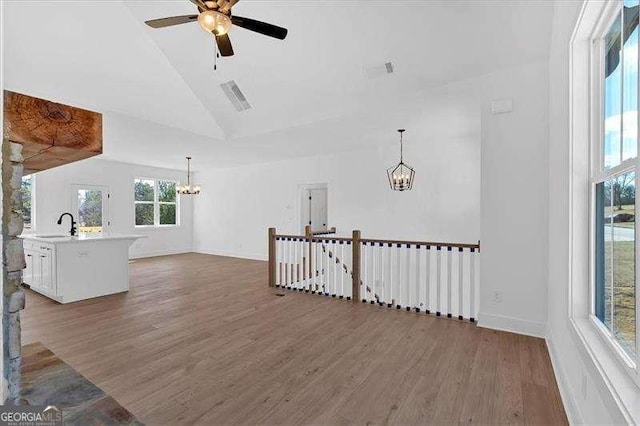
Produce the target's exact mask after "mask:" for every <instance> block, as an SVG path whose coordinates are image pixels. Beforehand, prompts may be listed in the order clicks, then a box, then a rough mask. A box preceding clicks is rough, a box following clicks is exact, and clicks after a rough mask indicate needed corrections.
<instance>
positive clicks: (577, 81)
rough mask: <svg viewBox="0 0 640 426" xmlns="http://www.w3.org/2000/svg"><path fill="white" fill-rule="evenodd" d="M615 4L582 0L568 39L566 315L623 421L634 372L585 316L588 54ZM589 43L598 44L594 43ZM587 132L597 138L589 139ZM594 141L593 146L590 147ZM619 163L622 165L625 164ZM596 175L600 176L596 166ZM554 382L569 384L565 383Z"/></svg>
mask: <svg viewBox="0 0 640 426" xmlns="http://www.w3.org/2000/svg"><path fill="white" fill-rule="evenodd" d="M619 7H620V1H619V0H608V1H606V2H600V1H593V0H587V1H585V2H584V4H583V7H582V10H581V11H580V16H579V18H578V21H577V23H576V27H575V29H574V32H573V35H572V37H571V41H570V45H569V137H570V141H569V143H570V145H569V150H570V151H569V164H568V166H569V168H568V170H569V190H570V202H569V214H568V222H569V223H568V225H569V247H568V252H569V253H568V254H569V265H568V266H569V287H568V293H569V297H568V312H569V318H568V321H569V323H570V324H571V326H570V327H569V328H570V333H571V334H572V337H574V338H575V341H576V345H575V346H576V348H577V350H578V351H579V352H581V353H582V354H584V358H585V361H591V362H586V365H587V368H589V369H591V368H590V367H591V366H593V367H594V369H595V374H593V375H592V377H593V378H594V380H596V381H597V382H600V380H601V381H602V382H600V383H598V385H597V386H596V388H597V389H598V391H599V393H600V395H601V397H602V400H603V401H604V402H605V403H606V404H607V406H608V407H609V409H610V410H611V412H612V413H614V412H617V413H620V415H621V416H622V417H624V419H625V421H626V422H628V423H640V412H639V411H640V392H639V391H638V387H637V382H636V380H637V375H636V377H635V378H634V377H633V376H632V375H630V374H627V371H625V369H624V368H623V367H622V363H620V360H619V358H618V357H617V356H615V355H614V353H613V352H612V347H611V346H610V345H608V344H606V343H605V341H604V339H602V338H601V337H602V336H599V335H598V331H597V329H596V327H595V325H594V324H593V323H592V322H591V321H590V320H589V314H590V313H591V309H592V305H593V304H592V303H591V299H592V297H593V295H592V290H591V282H592V279H591V278H592V276H593V273H592V270H593V268H592V261H591V253H593V252H594V249H595V248H594V241H593V237H592V229H594V224H593V217H594V214H593V213H594V212H593V211H592V210H593V205H594V203H592V200H591V188H592V185H593V180H592V178H593V177H594V176H596V173H594V170H593V167H594V165H595V166H599V163H600V160H601V158H600V157H601V155H600V154H599V150H600V143H601V140H602V138H601V137H600V133H599V132H600V130H601V125H600V124H598V125H594V122H595V121H596V120H601V117H600V116H601V113H600V108H599V107H598V105H599V102H600V99H601V98H600V91H599V90H600V89H599V88H598V86H599V83H597V82H596V80H595V78H598V77H600V78H602V74H601V73H595V74H597V75H595V76H594V72H595V70H596V65H597V64H598V63H600V59H598V60H597V61H595V59H594V58H593V54H592V53H593V46H594V43H593V40H594V39H596V38H598V37H600V35H601V34H603V31H604V30H603V28H605V29H606V28H608V27H605V26H604V24H605V23H606V22H604V21H605V20H607V21H608V17H610V16H612V14H615V10H616V8H619ZM612 10H613V12H612ZM595 45H596V47H598V43H595ZM594 62H595V63H594ZM594 77H595V78H594ZM594 96H595V98H594ZM595 114H597V115H595ZM593 138H597V139H596V141H595V142H594V139H593ZM595 146H597V147H598V148H597V150H595V151H594V149H593V147H595ZM620 167H621V168H624V167H626V164H625V165H622V166H620ZM597 176H598V178H600V177H601V174H600V173H599V171H598V173H597ZM551 340H552V339H551ZM552 345H553V343H552ZM555 355H556V354H554V357H555V363H556V364H558V361H559V358H558V357H557V356H555ZM554 368H555V367H554ZM556 376H557V377H558V378H559V382H563V381H566V377H564V376H563V375H562V374H556ZM601 383H603V384H604V385H602V384H601ZM560 386H561V388H564V389H567V388H570V387H569V386H566V384H561V385H560ZM572 402H573V403H575V401H572ZM572 402H569V404H571V403H572ZM566 403H567V401H565V404H566ZM572 408H573V407H571V408H568V410H569V409H572ZM568 410H567V411H568ZM634 410H635V412H634Z"/></svg>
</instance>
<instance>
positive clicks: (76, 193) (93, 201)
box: [71, 185, 111, 233]
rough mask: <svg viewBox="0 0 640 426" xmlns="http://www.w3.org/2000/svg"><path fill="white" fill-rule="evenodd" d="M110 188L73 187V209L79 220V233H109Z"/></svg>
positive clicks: (93, 186) (94, 186)
mask: <svg viewBox="0 0 640 426" xmlns="http://www.w3.org/2000/svg"><path fill="white" fill-rule="evenodd" d="M109 197H110V195H109V188H107V187H106V186H96V185H73V187H72V200H71V207H72V209H73V210H72V211H73V215H74V216H75V217H76V218H77V222H78V232H82V233H102V232H107V231H108V229H109V225H111V222H110V221H109V214H108V213H109V210H108V207H109Z"/></svg>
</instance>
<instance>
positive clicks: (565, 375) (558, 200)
mask: <svg viewBox="0 0 640 426" xmlns="http://www.w3.org/2000/svg"><path fill="white" fill-rule="evenodd" d="M581 6H582V1H573V2H568V1H556V3H555V13H554V22H553V34H552V38H551V39H552V43H551V52H550V58H549V89H550V90H549V93H550V96H549V116H550V122H549V148H548V149H549V228H548V239H549V252H548V265H549V269H548V273H549V277H548V281H549V289H548V329H547V342H548V345H549V350H550V353H551V357H552V361H553V364H554V369H555V371H556V378H557V380H558V384H559V387H560V390H561V393H562V397H563V401H564V403H565V407H566V409H567V414H568V415H569V418H570V420H572V421H573V422H575V423H582V422H584V423H589V424H612V423H617V424H622V423H626V422H625V419H624V417H623V414H622V412H621V410H620V409H619V407H618V406H617V404H616V402H615V401H614V399H613V397H612V394H611V393H610V391H609V388H608V385H607V383H605V381H604V380H603V378H602V376H601V375H600V373H599V372H598V369H597V368H596V366H595V365H594V363H593V362H592V360H591V359H590V358H589V356H588V354H587V353H586V351H585V349H584V346H583V344H582V343H581V342H580V340H579V339H578V338H577V335H576V333H575V331H574V330H573V329H572V328H571V326H570V323H569V201H570V196H569V176H570V170H569V153H570V150H569V141H570V140H569V43H570V38H571V33H572V31H573V29H574V27H575V25H576V22H577V18H578V14H579V12H580V8H581Z"/></svg>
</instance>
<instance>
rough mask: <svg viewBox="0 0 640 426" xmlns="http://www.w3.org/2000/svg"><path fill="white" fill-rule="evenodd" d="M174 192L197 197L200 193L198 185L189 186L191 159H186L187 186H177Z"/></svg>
mask: <svg viewBox="0 0 640 426" xmlns="http://www.w3.org/2000/svg"><path fill="white" fill-rule="evenodd" d="M176 191H177V192H178V194H181V195H197V194H199V193H200V185H191V157H187V184H186V185H180V184H178V186H177V187H176Z"/></svg>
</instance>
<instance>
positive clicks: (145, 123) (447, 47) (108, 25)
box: [3, 0, 552, 167]
mask: <svg viewBox="0 0 640 426" xmlns="http://www.w3.org/2000/svg"><path fill="white" fill-rule="evenodd" d="M194 11H195V8H194V6H193V5H192V4H191V3H190V2H189V1H187V0H175V1H173V0H166V1H158V0H151V1H146V0H124V1H121V0H112V1H109V2H107V1H84V2H80V1H52V0H50V1H28V2H27V1H17V0H9V1H6V2H5V16H4V26H3V28H4V29H3V31H4V36H5V39H4V51H3V66H4V73H5V84H4V86H5V88H7V89H10V90H15V91H19V92H23V93H28V94H33V95H35V96H40V97H44V98H48V99H52V100H56V101H59V102H65V103H69V104H73V105H77V106H81V107H86V108H90V109H94V110H98V111H101V112H105V113H113V114H111V117H112V118H111V119H108V120H107V119H106V120H105V125H108V123H109V122H111V123H119V124H118V125H117V129H115V130H113V131H111V132H110V133H107V132H106V133H105V135H107V134H113V135H119V136H118V137H113V138H105V155H106V156H107V157H109V158H114V159H117V160H121V161H129V162H138V163H142V164H150V165H162V166H178V167H182V166H183V160H182V159H183V157H184V155H185V154H192V155H194V156H195V155H199V156H200V160H201V161H200V163H201V164H206V165H208V166H219V165H220V163H224V165H228V164H241V163H247V162H255V161H272V160H277V159H280V158H287V157H296V156H311V155H318V154H319V153H320V154H322V153H328V150H330V149H338V150H353V149H360V148H362V147H364V146H366V144H367V139H366V136H365V135H367V134H370V135H372V139H371V140H373V139H375V136H373V135H379V134H381V132H383V133H386V130H390V132H389V133H391V134H393V132H394V130H395V128H396V127H397V126H398V125H403V124H404V123H398V124H396V123H395V122H392V121H389V120H385V117H387V116H388V115H389V113H388V109H389V107H391V106H393V108H394V114H395V118H394V120H397V121H403V122H405V123H406V122H414V123H415V124H414V125H415V126H420V121H419V120H418V121H417V119H418V118H419V117H421V116H422V117H423V118H424V117H425V116H424V115H421V114H423V113H424V111H431V112H437V111H438V109H437V108H436V105H437V104H435V103H433V101H430V100H429V98H424V99H422V98H419V97H416V94H417V93H425V91H428V90H429V88H432V87H436V86H440V85H443V84H445V83H447V82H452V81H458V80H463V79H466V78H470V77H474V76H478V75H482V74H486V73H489V72H491V71H494V70H497V69H501V68H505V67H508V66H512V65H518V64H524V63H527V62H532V61H535V60H539V59H542V58H544V57H546V55H547V51H548V45H549V37H550V25H551V18H552V2H549V1H546V0H538V1H535V0H526V1H524V0H523V1H515V0H512V1H499V0H486V1H476V0H467V1H451V0H450V1H422V2H420V1H393V2H389V1H376V0H369V1H349V0H342V1H332V0H322V1H320V0H318V1H264V0H261V1H251V0H241V1H240V2H239V3H238V4H237V5H236V6H235V7H234V13H235V14H237V15H240V16H245V17H250V18H254V19H258V20H264V21H267V22H271V23H274V24H277V25H281V26H284V27H286V28H288V29H289V35H288V37H287V39H286V40H285V41H280V40H275V39H271V38H269V37H265V36H262V35H260V34H256V33H252V32H249V31H246V30H244V29H241V28H232V30H231V32H230V37H231V40H232V42H233V46H234V50H235V53H236V55H235V56H234V57H231V58H221V59H220V60H219V63H218V71H214V70H213V39H212V37H211V36H209V35H207V34H206V33H205V32H204V31H202V29H201V28H200V27H199V26H198V25H197V24H196V23H191V24H185V25H182V26H177V27H171V28H165V29H157V30H153V29H151V28H148V27H147V26H146V25H144V23H143V22H144V21H145V20H148V19H153V18H160V17H165V16H171V15H181V14H189V13H193V12H194ZM387 61H392V62H393V64H394V67H395V70H396V72H395V73H394V74H393V75H392V76H389V77H382V78H379V79H375V80H368V79H367V77H366V75H365V73H364V70H363V67H367V66H375V65H382V64H384V63H385V62H387ZM228 80H235V81H236V82H237V83H238V85H239V86H240V88H241V89H242V91H243V92H244V94H245V95H246V96H247V98H248V100H249V102H250V103H251V104H252V106H253V108H252V109H250V110H248V111H244V112H240V113H239V112H237V111H236V110H235V109H234V108H233V107H232V106H231V104H230V103H229V101H228V100H227V98H226V97H225V96H224V94H223V92H222V90H221V89H220V84H221V83H223V82H226V81H228ZM429 103H430V105H431V106H425V104H429ZM403 105H408V106H416V105H419V106H421V109H420V111H421V113H420V114H416V113H412V111H413V110H411V109H409V108H402V106H403ZM460 109H461V110H464V111H468V110H469V108H468V102H464V101H461V102H460ZM403 113H404V114H406V115H405V116H406V120H403V119H402V118H403V116H402V114H403ZM471 114H472V113H471ZM429 117H432V115H430V116H428V117H427V119H428V118H429ZM469 119H470V120H474V118H473V117H472V116H469ZM431 122H433V120H431ZM126 123H129V124H126ZM153 123H159V124H161V125H162V126H166V127H157V126H156V130H155V131H151V130H150V129H151V128H152V127H153V126H154V125H153ZM114 125H115V124H114ZM404 125H406V126H407V127H408V126H409V124H404ZM133 129H137V130H136V131H140V132H142V131H144V132H147V133H149V134H156V136H158V137H155V138H150V137H149V138H148V137H139V134H138V133H135V132H134V131H133ZM162 129H164V130H162ZM129 130H131V131H130V133H127V132H128V131H129ZM168 135H171V137H168ZM355 135H360V137H354V136H355ZM343 136H344V137H343ZM394 136H395V135H394ZM394 136H392V137H394ZM323 141H327V142H326V143H323ZM150 147H152V148H153V152H151V153H150V155H145V153H149V152H150V151H149V148H150ZM330 147H331V148H330ZM187 150H188V151H189V152H185V151H187Z"/></svg>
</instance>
